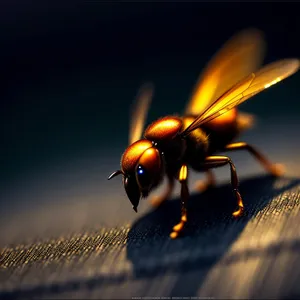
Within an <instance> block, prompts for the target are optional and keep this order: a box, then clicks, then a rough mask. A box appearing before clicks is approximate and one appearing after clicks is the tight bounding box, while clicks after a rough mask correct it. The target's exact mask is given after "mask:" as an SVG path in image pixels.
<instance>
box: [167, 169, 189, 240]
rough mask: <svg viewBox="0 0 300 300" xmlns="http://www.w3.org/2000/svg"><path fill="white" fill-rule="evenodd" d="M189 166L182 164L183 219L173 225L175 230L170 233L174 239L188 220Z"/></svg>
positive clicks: (180, 173) (180, 179)
mask: <svg viewBox="0 0 300 300" xmlns="http://www.w3.org/2000/svg"><path fill="white" fill-rule="evenodd" d="M187 177H188V168H187V165H182V166H181V168H180V171H179V182H180V184H181V193H180V194H181V220H180V222H179V223H178V224H177V225H175V226H174V227H173V232H172V233H171V234H170V237H171V238H172V239H175V238H177V237H178V235H179V233H180V232H181V231H182V230H183V228H184V225H185V223H186V222H187V209H186V204H187V200H188V198H189V189H188V185H187Z"/></svg>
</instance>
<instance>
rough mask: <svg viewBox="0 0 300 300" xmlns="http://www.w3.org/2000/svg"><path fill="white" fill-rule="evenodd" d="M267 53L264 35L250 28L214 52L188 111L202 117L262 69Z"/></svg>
mask: <svg viewBox="0 0 300 300" xmlns="http://www.w3.org/2000/svg"><path fill="white" fill-rule="evenodd" d="M264 53H265V41H264V38H263V34H262V33H261V32H260V31H258V30H256V29H246V30H243V31H241V32H239V33H238V34H236V35H234V36H233V37H232V38H231V39H230V40H229V41H227V42H226V43H225V44H224V46H223V47H222V48H221V49H220V50H219V51H218V52H217V53H216V54H215V55H214V57H213V58H212V59H211V61H210V62H209V63H208V64H207V66H206V68H205V69H204V71H203V73H202V74H201V75H200V77H199V79H198V82H197V83H196V85H195V88H194V91H193V93H192V96H191V98H190V101H189V103H188V105H187V107H186V110H185V113H186V114H191V115H196V116H198V115H199V114H201V113H202V112H203V111H204V110H205V109H206V108H207V107H208V106H209V105H210V104H211V103H212V102H214V101H215V100H216V99H218V98H219V97H220V96H221V95H223V94H224V93H225V92H226V91H227V90H228V89H230V88H231V87H233V86H234V85H235V84H236V83H237V82H239V81H240V80H242V79H244V78H245V77H246V76H248V75H249V74H251V73H252V72H255V71H257V70H258V68H260V66H261V64H262V61H263V58H264Z"/></svg>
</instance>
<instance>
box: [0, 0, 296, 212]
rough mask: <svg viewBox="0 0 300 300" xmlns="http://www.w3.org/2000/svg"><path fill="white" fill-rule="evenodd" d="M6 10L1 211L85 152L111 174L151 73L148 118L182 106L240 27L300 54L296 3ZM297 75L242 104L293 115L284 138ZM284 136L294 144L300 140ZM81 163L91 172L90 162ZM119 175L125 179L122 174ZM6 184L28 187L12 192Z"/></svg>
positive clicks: (37, 5)
mask: <svg viewBox="0 0 300 300" xmlns="http://www.w3.org/2000/svg"><path fill="white" fill-rule="evenodd" d="M0 14H1V17H0V38H1V49H0V66H1V68H0V71H1V73H2V80H1V82H2V84H1V90H0V101H1V109H0V139H1V147H0V166H1V168H0V177H1V183H0V186H1V188H2V192H1V193H2V197H1V200H0V201H1V207H2V208H1V209H2V212H5V211H6V209H10V208H11V207H12V206H13V205H15V204H16V205H17V206H19V205H21V204H22V205H24V206H25V207H26V205H27V203H28V202H29V200H30V199H32V197H31V196H28V195H27V194H26V193H25V194H24V192H21V191H22V186H27V185H28V183H27V181H28V180H29V179H30V178H40V177H41V175H42V174H43V175H45V174H47V172H48V170H53V169H55V170H60V171H61V172H64V170H69V169H68V166H75V165H77V163H78V161H79V162H82V161H85V160H89V161H91V165H93V163H92V161H93V159H96V160H97V161H98V164H97V168H96V169H94V172H95V174H98V176H99V178H98V179H97V181H98V184H99V186H100V187H101V186H102V185H107V182H106V181H105V180H106V177H107V175H108V174H109V172H110V171H114V170H115V169H117V168H118V167H119V158H120V156H121V154H122V152H123V150H124V149H125V148H126V146H127V139H128V124H129V108H130V104H131V102H132V100H133V99H134V97H135V94H136V92H137V89H138V88H139V86H140V84H142V83H143V82H144V81H146V80H150V81H152V82H153V83H154V85H155V88H156V89H155V97H154V99H153V103H152V106H151V109H150V112H149V118H148V121H151V120H154V119H155V118H157V117H160V116H162V115H166V114H170V113H177V112H179V113H180V112H181V111H183V109H184V107H185V105H186V102H187V100H188V97H189V95H190V92H191V90H192V88H193V85H194V83H195V82H196V80H197V77H198V75H199V74H200V72H201V69H202V68H203V67H204V65H205V63H206V62H207V61H208V60H209V58H210V57H211V56H212V55H213V54H214V53H215V51H216V50H217V49H218V48H219V47H220V46H221V45H222V44H223V43H224V42H225V41H226V40H227V39H228V38H229V37H230V36H232V35H233V34H234V33H236V32H237V31H238V30H240V29H244V28H247V27H256V28H259V29H261V30H262V31H263V32H264V33H265V36H266V41H267V44H268V52H267V56H266V62H270V61H273V60H275V59H280V58H285V57H300V45H299V33H300V28H299V22H300V21H299V17H298V4H297V3H288V2H286V3H285V2H282V3H275V2H274V3H271V2H265V3H263V2H260V3H258V2H257V3H256V2H253V3H241V2H236V3H235V2H232V3H221V2H212V3H200V2H199V3H192V2H191V3H180V2H177V3H176V2H174V3H168V2H165V3H155V2H154V3H150V2H149V3H137V2H136V3H134V2H131V3H130V2H127V3H121V2H120V3H108V2H100V1H99V2H97V1H86V2H83V1H60V2H59V3H58V2H51V3H50V2H49V3H47V2H46V1H39V2H38V1H36V2H30V3H29V2H28V3H26V1H25V2H18V1H11V2H9V1H7V2H6V3H2V4H1V8H0ZM299 80H300V73H298V74H296V75H295V76H293V77H291V78H289V79H287V80H286V81H285V82H283V83H280V84H278V85H277V86H276V87H273V88H271V89H270V90H268V91H266V92H264V93H262V94H260V95H258V96H256V97H255V98H253V99H252V100H251V101H248V102H247V103H245V104H243V105H242V108H243V109H244V110H246V111H248V112H251V113H254V114H257V115H258V117H259V118H260V120H263V121H264V122H266V120H268V119H269V118H271V119H272V120H273V121H272V122H275V123H277V124H276V128H280V127H281V126H280V124H281V123H282V122H283V121H282V120H284V123H285V124H284V125H285V127H284V128H288V129H287V130H288V132H286V129H284V130H281V131H278V134H275V135H274V132H273V133H272V134H273V135H272V136H275V139H276V143H275V145H277V144H278V145H281V146H282V144H281V142H280V139H281V137H282V135H285V134H287V135H288V136H291V141H293V140H294V139H295V140H298V139H299V138H298V136H299V129H300V127H299V125H298V124H299V122H298V118H299V108H300V104H299V103H300V102H299V96H300V86H299V82H300V81H299ZM289 123H290V125H289ZM286 126H288V127H286ZM268 128H272V125H271V126H270V127H268ZM276 130H278V129H276ZM267 137H268V132H267V133H266V139H267ZM277 139H278V141H277ZM253 141H254V142H255V141H256V139H255V136H254V137H253ZM285 146H286V150H287V152H286V153H287V156H288V155H289V152H288V151H289V149H290V148H293V151H294V150H295V146H293V145H285ZM94 166H95V164H94ZM82 172H83V173H82V174H84V175H81V176H82V180H85V181H86V182H88V181H91V177H90V176H92V175H91V174H92V170H90V169H88V168H86V169H82ZM80 178H81V177H80ZM32 180H33V181H32V182H35V181H34V180H35V179H32ZM53 180H54V182H56V183H57V184H61V185H62V186H64V183H63V180H64V179H58V178H54V179H53ZM55 180H56V181H55ZM31 184H32V185H33V186H34V187H36V188H40V189H42V187H41V186H42V185H40V183H38V182H35V183H31ZM78 184H80V183H78ZM111 184H112V186H117V187H118V189H119V191H120V193H121V192H122V191H123V190H122V187H121V186H120V185H119V181H115V183H111ZM117 184H118V185H117ZM55 188H57V186H56V185H55V184H54V186H53V187H52V188H51V186H50V187H49V186H46V187H44V188H43V189H44V190H43V192H44V193H45V194H47V193H48V192H50V190H52V192H53V191H54V192H55V191H56V190H55ZM9 189H11V190H15V191H20V196H18V197H13V196H7V195H10V194H9V193H8V194H6V193H7V190H9ZM98 193H99V191H97V193H96V194H97V195H98ZM96 194H95V195H96ZM123 196H124V195H123V194H122V197H123ZM99 197H100V198H101V196H100V195H99ZM46 198H47V197H46ZM46 198H43V197H39V198H38V200H36V201H37V202H38V203H39V204H40V205H42V204H43V203H44V202H47V200H46ZM63 199H64V198H62V200H61V202H62V204H63V203H64V200H63ZM30 201H31V200H30ZM122 201H125V200H124V199H123V200H122ZM28 209H29V208H28ZM6 217H9V215H6Z"/></svg>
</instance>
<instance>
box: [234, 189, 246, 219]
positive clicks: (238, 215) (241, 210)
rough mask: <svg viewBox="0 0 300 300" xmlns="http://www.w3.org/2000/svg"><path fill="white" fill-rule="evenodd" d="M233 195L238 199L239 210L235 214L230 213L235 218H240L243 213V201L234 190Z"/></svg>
mask: <svg viewBox="0 0 300 300" xmlns="http://www.w3.org/2000/svg"><path fill="white" fill-rule="evenodd" d="M235 194H236V197H237V199H238V206H239V209H238V210H237V211H235V212H233V213H232V215H233V216H234V217H235V218H238V217H240V216H242V215H243V212H244V204H243V200H242V197H241V194H240V193H239V192H238V191H237V190H235Z"/></svg>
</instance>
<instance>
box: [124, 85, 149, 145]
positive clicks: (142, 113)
mask: <svg viewBox="0 0 300 300" xmlns="http://www.w3.org/2000/svg"><path fill="white" fill-rule="evenodd" d="M153 92H154V86H153V85H152V84H151V83H145V84H143V85H142V86H141V87H140V89H139V90H138V94H137V97H136V99H135V103H134V105H133V107H132V111H131V120H130V127H129V145H131V144H132V143H134V142H136V141H137V140H139V139H140V138H141V136H142V133H143V129H144V125H145V120H146V117H147V113H148V110H149V106H150V103H151V100H152V97H153Z"/></svg>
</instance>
